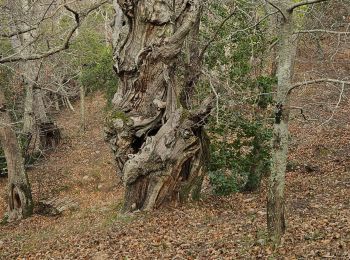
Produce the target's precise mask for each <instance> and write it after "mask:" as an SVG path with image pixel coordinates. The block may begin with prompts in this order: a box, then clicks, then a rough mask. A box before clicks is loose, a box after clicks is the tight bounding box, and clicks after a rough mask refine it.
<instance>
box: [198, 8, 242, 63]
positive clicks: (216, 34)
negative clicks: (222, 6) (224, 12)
mask: <svg viewBox="0 0 350 260" xmlns="http://www.w3.org/2000/svg"><path fill="white" fill-rule="evenodd" d="M235 13H236V8H234V9H233V11H232V12H231V13H230V14H229V15H228V16H227V17H226V18H225V19H224V20H223V21H222V22H221V23H220V25H219V26H218V28H217V29H216V32H215V33H214V35H213V36H212V37H211V38H210V39H209V41H208V42H207V44H206V45H205V46H204V48H203V49H202V51H201V53H200V55H199V57H200V58H201V59H202V58H203V56H204V53H205V52H206V51H207V49H208V47H209V46H210V44H212V43H213V42H214V41H215V40H216V38H217V36H218V35H219V33H220V31H221V28H222V27H223V26H224V25H225V23H226V22H227V21H228V20H230V19H231V17H232V16H233V15H234V14H235Z"/></svg>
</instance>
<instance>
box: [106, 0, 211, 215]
mask: <svg viewBox="0 0 350 260" xmlns="http://www.w3.org/2000/svg"><path fill="white" fill-rule="evenodd" d="M114 5H115V10H116V17H115V21H114V28H115V32H114V41H113V42H114V48H115V49H114V54H115V57H114V58H115V61H116V63H115V71H116V72H117V74H118V76H119V77H120V86H119V89H118V92H117V93H116V94H115V97H114V99H113V105H114V110H113V113H112V115H111V117H110V118H109V125H108V129H107V139H108V140H109V142H110V144H111V146H112V149H113V151H114V154H115V160H116V164H117V170H118V173H119V174H120V176H121V178H122V180H123V182H124V185H125V187H126V192H125V204H124V210H125V211H134V210H151V209H154V208H158V207H159V206H161V205H162V204H164V203H168V202H170V201H177V202H178V201H183V200H187V199H188V198H189V197H190V196H191V195H194V194H196V195H197V193H198V189H200V188H198V187H200V186H201V180H202V176H203V158H204V155H205V154H206V142H207V141H206V140H207V139H206V138H205V133H204V131H203V125H204V123H205V119H206V117H207V116H208V114H209V112H210V100H207V101H206V102H204V104H203V106H202V107H200V108H198V109H196V110H189V109H188V108H189V107H190V106H189V105H188V104H186V105H185V104H183V103H184V102H181V101H182V100H180V96H181V93H182V92H183V90H184V89H185V88H186V86H187V84H192V83H193V82H191V80H188V78H187V76H188V75H187V74H186V73H183V71H181V70H180V69H179V68H180V65H181V64H182V63H183V61H184V59H183V57H181V55H182V53H181V50H182V48H183V43H184V41H185V40H186V37H188V35H189V34H190V32H191V31H192V29H193V28H196V26H198V25H199V15H200V9H201V1H199V0H175V1H173V0H163V1H160V0H140V1H126V0H118V1H115V3H114ZM186 75H187V76H186ZM191 76H192V75H191ZM191 87H192V86H190V87H187V88H188V89H189V88H191Z"/></svg>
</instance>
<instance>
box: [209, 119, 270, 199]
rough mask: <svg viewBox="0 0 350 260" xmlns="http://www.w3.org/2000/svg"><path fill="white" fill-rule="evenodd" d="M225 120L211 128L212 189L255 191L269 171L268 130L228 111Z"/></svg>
mask: <svg viewBox="0 0 350 260" xmlns="http://www.w3.org/2000/svg"><path fill="white" fill-rule="evenodd" d="M230 117H231V118H230ZM225 119H226V120H224V121H222V123H220V124H214V125H213V126H212V127H211V128H210V135H211V136H212V137H213V138H212V143H211V161H210V165H209V179H210V183H211V185H212V186H213V191H214V193H215V194H217V195H228V194H230V193H232V192H237V191H254V190H256V189H257V188H259V186H260V181H261V178H262V176H264V175H265V174H267V173H268V172H269V165H270V145H269V141H270V138H271V130H270V129H269V128H267V127H265V126H264V125H262V124H261V123H258V122H254V121H252V122H251V121H248V120H246V119H244V118H241V117H238V118H235V117H234V115H232V114H231V115H230V114H228V113H226V117H225Z"/></svg>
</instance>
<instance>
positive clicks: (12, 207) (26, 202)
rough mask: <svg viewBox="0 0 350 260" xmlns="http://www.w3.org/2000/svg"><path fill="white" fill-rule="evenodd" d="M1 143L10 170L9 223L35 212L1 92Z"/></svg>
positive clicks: (19, 152) (20, 154)
mask: <svg viewBox="0 0 350 260" xmlns="http://www.w3.org/2000/svg"><path fill="white" fill-rule="evenodd" d="M0 142H1V146H2V148H3V149H4V153H5V158H6V162H7V169H8V189H9V206H8V213H9V219H8V220H9V221H15V220H19V219H22V218H26V217H28V216H30V215H31V214H32V212H33V200H32V194H31V189H30V185H29V181H28V176H27V174H26V172H25V169H24V160H23V157H22V153H21V149H20V146H19V144H18V141H17V137H16V134H15V132H14V130H13V129H12V127H11V119H10V116H9V115H8V112H7V111H6V106H5V98H4V93H3V91H1V90H0Z"/></svg>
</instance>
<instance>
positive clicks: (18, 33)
mask: <svg viewBox="0 0 350 260" xmlns="http://www.w3.org/2000/svg"><path fill="white" fill-rule="evenodd" d="M35 29H37V27H32V28H28V29H26V30H23V31H17V32H12V33H2V34H0V37H2V38H11V37H13V36H16V35H20V34H23V33H27V32H30V31H33V30H35Z"/></svg>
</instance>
